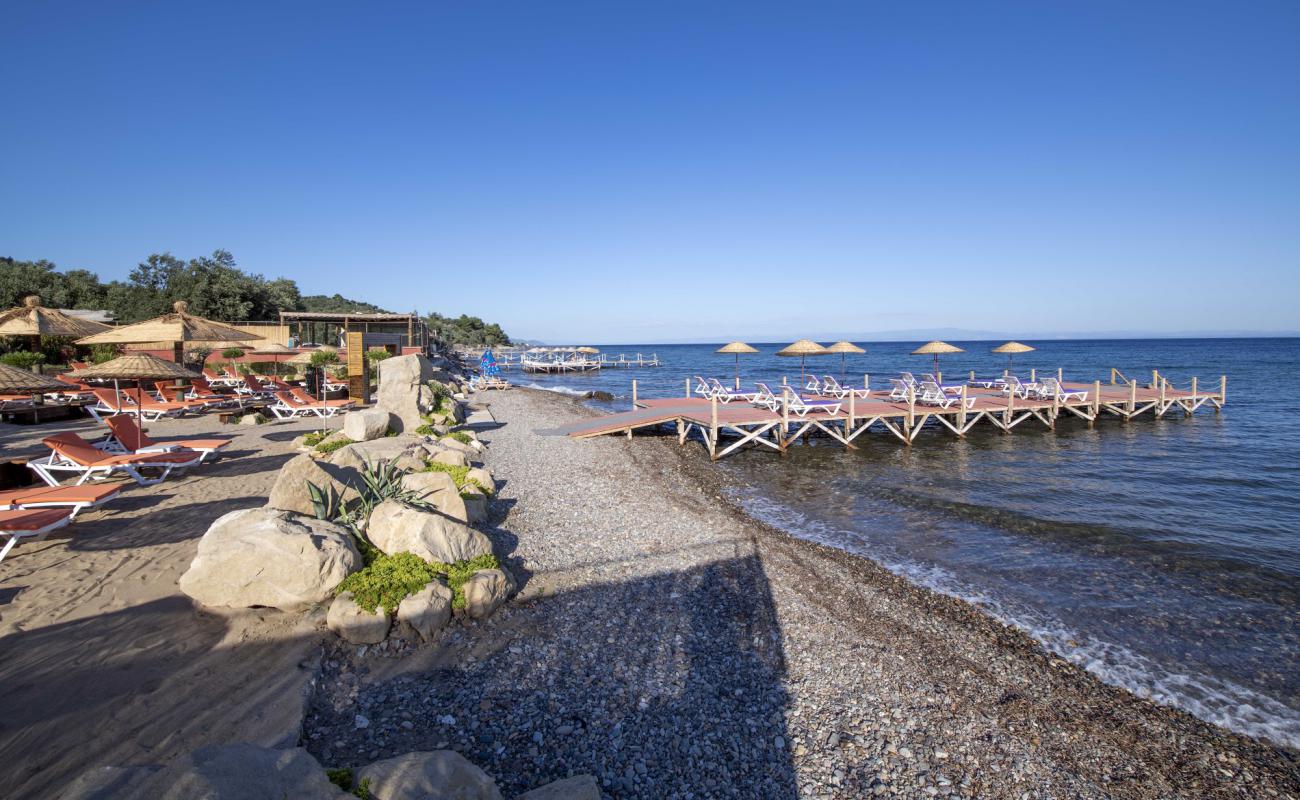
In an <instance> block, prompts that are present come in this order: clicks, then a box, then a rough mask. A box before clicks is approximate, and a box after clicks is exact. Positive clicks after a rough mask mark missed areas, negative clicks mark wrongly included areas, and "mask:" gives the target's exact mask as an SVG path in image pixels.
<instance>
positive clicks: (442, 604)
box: [397, 581, 452, 642]
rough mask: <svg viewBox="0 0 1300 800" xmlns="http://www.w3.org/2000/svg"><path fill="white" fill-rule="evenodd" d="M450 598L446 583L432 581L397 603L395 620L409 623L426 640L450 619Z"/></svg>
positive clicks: (449, 590)
mask: <svg viewBox="0 0 1300 800" xmlns="http://www.w3.org/2000/svg"><path fill="white" fill-rule="evenodd" d="M451 598H452V594H451V589H448V588H447V584H445V583H443V582H442V581H432V582H430V583H429V585H428V586H425V587H424V588H423V589H421V590H420V591H418V592H416V593H415V594H413V595H411V596H409V597H407V598H406V599H405V600H403V601H402V602H401V604H400V605H398V607H397V621H398V622H404V623H406V624H407V625H410V626H411V627H412V628H413V629H414V630H415V632H416V633H418V634H419V635H420V638H421V639H423V640H424V641H426V642H427V641H429V640H430V639H432V638H433V637H434V634H436V633H437V632H438V631H439V630H441V629H442V626H443V625H446V624H447V621H448V620H450V619H451Z"/></svg>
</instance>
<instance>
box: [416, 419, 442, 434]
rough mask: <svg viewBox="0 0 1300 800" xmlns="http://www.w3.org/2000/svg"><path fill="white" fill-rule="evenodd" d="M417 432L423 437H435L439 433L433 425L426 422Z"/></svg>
mask: <svg viewBox="0 0 1300 800" xmlns="http://www.w3.org/2000/svg"><path fill="white" fill-rule="evenodd" d="M415 432H416V433H418V434H419V435H421V436H433V435H434V434H435V433H437V431H435V430H434V429H433V423H430V422H426V423H424V424H423V425H421V426H420V427H418V428H416V429H415Z"/></svg>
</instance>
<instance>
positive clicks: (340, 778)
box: [325, 767, 352, 792]
mask: <svg viewBox="0 0 1300 800" xmlns="http://www.w3.org/2000/svg"><path fill="white" fill-rule="evenodd" d="M325 777H327V778H329V779H330V783H332V784H334V785H335V786H337V787H339V788H340V789H342V790H343V791H345V792H350V791H352V770H350V769H348V768H347V767H340V768H338V769H327V770H325Z"/></svg>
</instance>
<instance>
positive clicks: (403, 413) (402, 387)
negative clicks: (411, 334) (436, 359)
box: [375, 355, 433, 433]
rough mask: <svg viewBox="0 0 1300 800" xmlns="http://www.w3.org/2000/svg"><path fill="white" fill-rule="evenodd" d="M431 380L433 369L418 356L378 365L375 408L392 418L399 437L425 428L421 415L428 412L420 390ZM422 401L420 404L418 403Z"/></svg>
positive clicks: (425, 359) (394, 359)
mask: <svg viewBox="0 0 1300 800" xmlns="http://www.w3.org/2000/svg"><path fill="white" fill-rule="evenodd" d="M432 377H433V365H432V364H430V363H429V360H428V359H427V358H425V357H424V356H421V355H409V356H397V357H396V358H388V359H385V360H383V361H381V362H379V396H378V397H377V399H376V403H375V408H379V409H383V410H384V411H387V412H389V413H390V414H392V415H393V417H394V419H393V421H392V426H393V429H394V430H396V431H397V432H398V433H402V432H410V431H414V430H415V429H416V428H418V427H420V426H421V425H423V424H424V421H423V420H422V419H420V417H421V415H423V414H425V413H427V412H428V411H429V401H428V399H427V396H425V397H421V392H420V389H421V388H424V389H426V390H427V389H428V387H427V386H425V384H426V383H428V382H429V380H430V379H431V378H432ZM421 401H423V403H422V402H421Z"/></svg>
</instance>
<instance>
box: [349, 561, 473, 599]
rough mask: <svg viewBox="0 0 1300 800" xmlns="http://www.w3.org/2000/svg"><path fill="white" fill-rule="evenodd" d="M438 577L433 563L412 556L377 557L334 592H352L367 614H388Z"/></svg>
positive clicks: (350, 576) (353, 597)
mask: <svg viewBox="0 0 1300 800" xmlns="http://www.w3.org/2000/svg"><path fill="white" fill-rule="evenodd" d="M440 574H441V573H440V572H439V571H438V569H436V568H435V566H434V565H433V564H430V563H429V562H427V561H425V560H424V559H422V558H420V557H419V556H417V555H415V554H414V553H395V554H393V555H391V556H390V555H380V556H378V557H377V558H375V560H374V561H372V562H371V563H370V564H369V565H367V566H366V567H365V568H363V569H361V570H360V571H358V572H354V573H352V574H351V575H349V576H347V577H346V578H344V579H343V582H342V583H340V584H339V585H338V587H337V588H336V589H335V590H334V592H335V594H338V593H341V592H352V599H353V600H355V601H356V603H357V605H359V606H361V607H362V608H364V609H365V610H366V611H369V612H372V613H373V612H374V611H375V609H377V608H379V607H380V606H383V607H384V609H385V610H387V611H389V612H390V613H391V612H393V611H396V610H397V606H398V605H399V604H400V603H401V602H402V601H403V600H404V599H406V598H407V597H409V596H411V595H413V594H415V593H416V592H418V591H420V590H421V589H423V588H424V587H425V586H426V585H427V584H428V583H429V582H430V581H432V580H433V579H435V578H437V577H438V576H439V575H440ZM463 582H464V581H462V583H463Z"/></svg>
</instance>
